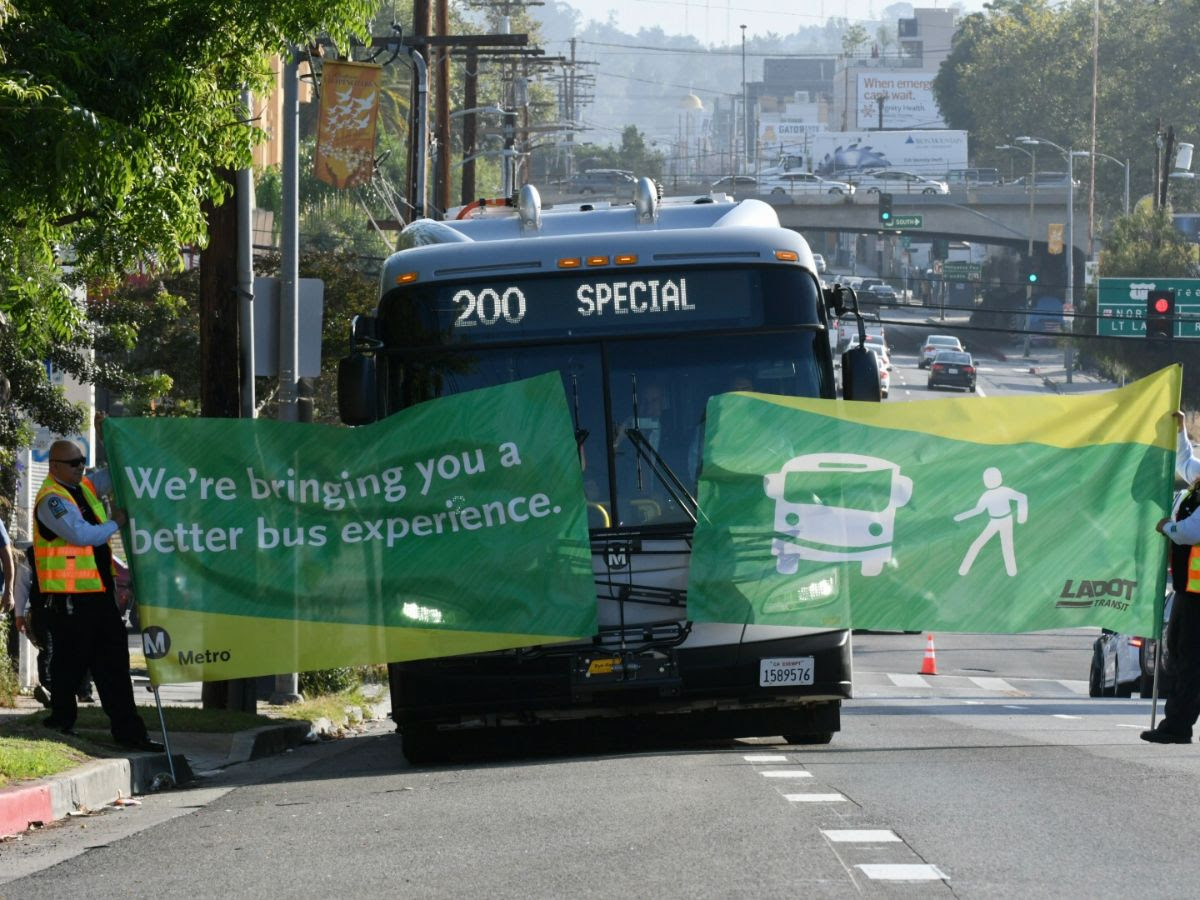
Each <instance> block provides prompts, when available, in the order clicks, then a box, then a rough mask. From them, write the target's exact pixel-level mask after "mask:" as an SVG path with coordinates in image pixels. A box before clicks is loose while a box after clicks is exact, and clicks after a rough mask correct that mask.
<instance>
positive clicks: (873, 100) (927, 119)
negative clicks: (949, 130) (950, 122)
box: [856, 70, 946, 128]
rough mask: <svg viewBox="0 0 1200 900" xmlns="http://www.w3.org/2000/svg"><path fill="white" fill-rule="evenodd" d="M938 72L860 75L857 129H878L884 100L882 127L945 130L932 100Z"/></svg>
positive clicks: (860, 73)
mask: <svg viewBox="0 0 1200 900" xmlns="http://www.w3.org/2000/svg"><path fill="white" fill-rule="evenodd" d="M935 75H937V73H936V72H903V71H897V72H889V71H879V70H874V71H866V72H859V73H858V95H857V96H858V103H857V107H856V108H857V119H856V121H857V123H858V127H859V128H862V127H864V126H878V125H879V124H880V122H879V116H880V108H879V101H880V99H881V98H882V100H883V122H882V127H883V128H945V127H946V123H945V121H944V120H943V119H942V114H941V112H940V111H939V110H938V105H937V101H936V100H934V99H933V79H934V76H935Z"/></svg>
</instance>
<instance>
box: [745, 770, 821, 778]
mask: <svg viewBox="0 0 1200 900" xmlns="http://www.w3.org/2000/svg"><path fill="white" fill-rule="evenodd" d="M758 774H759V775H761V776H762V777H763V778H812V772H806V771H804V769H769V770H767V771H766V772H759V773H758Z"/></svg>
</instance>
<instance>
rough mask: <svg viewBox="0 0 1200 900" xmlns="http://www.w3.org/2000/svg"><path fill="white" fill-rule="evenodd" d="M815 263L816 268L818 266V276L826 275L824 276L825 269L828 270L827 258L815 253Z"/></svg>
mask: <svg viewBox="0 0 1200 900" xmlns="http://www.w3.org/2000/svg"><path fill="white" fill-rule="evenodd" d="M813 262H814V263H816V266H817V274H818V275H824V274H825V268H826V266H825V257H824V256H822V255H821V254H820V253H814V254H813Z"/></svg>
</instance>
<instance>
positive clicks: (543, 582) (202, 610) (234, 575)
mask: <svg viewBox="0 0 1200 900" xmlns="http://www.w3.org/2000/svg"><path fill="white" fill-rule="evenodd" d="M104 435H105V445H106V448H107V450H108V456H109V462H110V465H111V472H112V476H113V483H114V486H115V488H116V492H117V500H118V504H119V505H120V506H121V507H123V508H124V509H125V510H126V512H127V513H128V515H129V525H128V527H127V528H126V529H125V531H124V532H123V538H124V542H125V549H126V550H127V552H128V555H129V561H130V566H131V569H132V572H133V580H134V591H135V595H136V597H137V601H138V606H139V612H140V616H141V622H142V627H143V644H144V647H145V652H146V657H147V660H148V662H149V666H150V676H151V679H152V680H153V681H154V682H155V683H156V684H162V683H168V682H178V681H196V680H205V681H208V680H214V679H223V678H244V677H252V676H257V675H269V674H272V673H276V672H297V671H308V670H313V669H327V668H333V667H337V666H348V665H360V664H370V663H382V662H395V661H399V660H404V659H421V658H428V657H435V656H447V655H453V654H458V653H470V652H476V651H483V650H496V649H501V648H505V647H520V646H526V645H530V644H543V643H553V642H558V641H566V640H572V639H575V638H580V637H590V636H591V635H592V634H594V633H595V630H596V594H595V588H594V586H593V582H592V565H591V549H590V544H589V541H588V530H587V509H586V502H585V499H584V493H583V484H582V479H581V474H580V470H579V456H578V452H577V450H576V444H575V437H574V428H573V426H572V424H571V417H570V414H569V412H568V410H567V405H566V399H565V395H564V393H563V388H562V382H561V380H560V378H559V376H558V375H557V374H547V375H542V376H540V377H538V378H532V379H528V380H525V381H520V382H515V383H513V384H509V385H504V386H500V387H494V388H487V389H484V390H479V391H472V392H470V393H464V394H458V395H454V396H450V397H445V398H442V399H440V400H434V401H431V402H428V403H423V404H421V405H419V406H415V407H413V408H411V409H408V410H404V411H403V412H400V413H397V414H395V415H393V416H391V417H389V418H387V419H385V420H383V421H381V422H377V423H375V424H373V425H367V426H363V427H360V428H353V429H351V428H338V427H332V426H323V425H306V424H298V423H291V422H277V421H266V420H262V419H258V420H252V419H114V418H111V417H110V418H109V419H107V420H106V422H105V431H104Z"/></svg>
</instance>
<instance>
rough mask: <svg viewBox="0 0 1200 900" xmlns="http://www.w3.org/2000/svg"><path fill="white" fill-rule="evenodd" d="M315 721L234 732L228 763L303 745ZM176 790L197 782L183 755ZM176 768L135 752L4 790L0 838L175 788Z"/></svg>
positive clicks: (160, 756)
mask: <svg viewBox="0 0 1200 900" xmlns="http://www.w3.org/2000/svg"><path fill="white" fill-rule="evenodd" d="M312 727H313V726H312V723H310V722H303V721H297V722H288V723H286V724H281V725H266V726H263V727H262V728H255V729H252V730H250V731H241V732H237V733H236V734H234V736H233V739H232V741H231V744H230V751H229V755H228V757H227V758H226V760H225V762H224V765H226V766H227V765H234V764H236V763H241V762H248V761H249V760H252V759H261V758H262V757H265V756H271V755H273V754H277V753H283V752H284V751H286V750H289V749H291V748H293V747H298V746H300V745H301V744H303V743H304V742H305V741H306V740H307V739H308V736H309V734H310V733H311V731H312ZM172 762H174V764H175V779H176V786H178V785H183V784H187V783H189V782H191V781H194V780H195V777H196V776H195V773H194V772H193V771H192V768H191V764H190V762H189V760H188V758H187V755H186V754H184V753H173V754H172ZM170 772H171V767H170V765H169V764H168V762H167V756H166V754H165V753H135V754H131V755H130V756H128V757H118V758H114V759H97V760H93V761H92V762H89V763H84V764H83V765H81V766H78V767H77V768H74V769H70V770H68V771H66V772H63V773H61V774H59V775H51V776H48V777H46V778H40V779H38V780H36V781H28V782H22V783H21V784H15V785H10V786H9V787H6V788H3V789H0V837H8V836H10V835H15V834H20V833H21V832H23V831H25V830H26V829H28V828H29V826H30V825H31V824H35V823H37V824H40V825H48V824H49V823H51V822H54V821H57V820H58V819H62V818H65V817H66V816H67V815H69V814H70V813H72V812H79V811H86V810H95V809H100V808H102V807H105V806H108V805H109V804H111V803H113V802H115V801H116V800H118V799H120V798H122V797H132V796H134V795H136V794H147V793H152V792H154V791H158V790H162V789H163V788H169V787H171V786H172V785H171V780H170Z"/></svg>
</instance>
